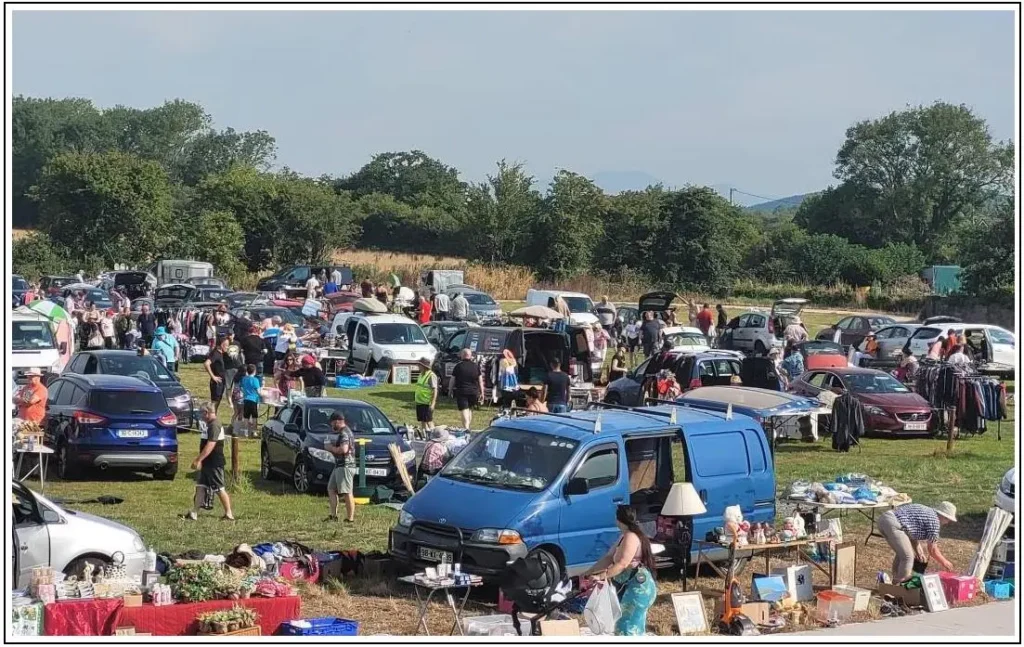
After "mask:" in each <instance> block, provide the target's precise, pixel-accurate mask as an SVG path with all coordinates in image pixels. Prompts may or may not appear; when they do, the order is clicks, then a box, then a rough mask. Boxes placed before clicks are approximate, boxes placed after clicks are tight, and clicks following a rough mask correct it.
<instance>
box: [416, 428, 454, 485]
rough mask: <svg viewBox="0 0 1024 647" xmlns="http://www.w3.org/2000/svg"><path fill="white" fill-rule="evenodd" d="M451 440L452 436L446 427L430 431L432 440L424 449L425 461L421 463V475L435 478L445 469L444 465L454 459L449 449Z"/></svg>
mask: <svg viewBox="0 0 1024 647" xmlns="http://www.w3.org/2000/svg"><path fill="white" fill-rule="evenodd" d="M450 438H451V435H450V434H449V433H448V430H447V429H445V428H444V427H439V428H435V429H432V430H431V431H430V440H429V441H428V442H427V445H426V447H424V448H423V460H422V461H420V474H421V475H423V476H433V475H434V474H437V473H438V472H440V471H441V468H442V467H444V464H445V463H447V462H448V459H450V458H451V457H452V453H451V450H449V449H448V441H449V440H450Z"/></svg>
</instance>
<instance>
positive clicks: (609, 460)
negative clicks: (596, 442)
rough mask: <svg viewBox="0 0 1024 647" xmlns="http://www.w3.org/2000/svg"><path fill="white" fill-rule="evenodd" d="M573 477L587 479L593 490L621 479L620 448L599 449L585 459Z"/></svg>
mask: <svg viewBox="0 0 1024 647" xmlns="http://www.w3.org/2000/svg"><path fill="white" fill-rule="evenodd" d="M573 478H581V479H587V486H589V487H590V489H591V490H593V489H595V488H599V487H604V486H606V485H612V484H613V483H615V482H616V481H618V480H619V450H618V449H615V448H608V449H599V450H598V451H596V452H594V453H592V454H590V455H589V456H587V458H586V459H584V461H583V464H582V465H580V467H579V469H577V470H576V474H574V475H573Z"/></svg>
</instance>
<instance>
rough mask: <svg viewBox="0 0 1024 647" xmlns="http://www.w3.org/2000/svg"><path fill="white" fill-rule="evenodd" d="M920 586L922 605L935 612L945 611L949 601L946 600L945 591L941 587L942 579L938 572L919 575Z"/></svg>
mask: <svg viewBox="0 0 1024 647" xmlns="http://www.w3.org/2000/svg"><path fill="white" fill-rule="evenodd" d="M921 588H922V589H923V590H924V606H925V608H926V609H928V610H929V611H931V612H932V613H935V612H936V611H946V610H947V609H949V603H948V602H946V591H945V590H944V589H943V588H942V579H941V578H939V575H938V573H929V574H928V575H922V576H921Z"/></svg>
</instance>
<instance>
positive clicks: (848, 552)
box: [832, 543, 857, 586]
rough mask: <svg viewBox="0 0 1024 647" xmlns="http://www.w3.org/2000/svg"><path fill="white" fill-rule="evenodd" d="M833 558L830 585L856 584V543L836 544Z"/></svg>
mask: <svg viewBox="0 0 1024 647" xmlns="http://www.w3.org/2000/svg"><path fill="white" fill-rule="evenodd" d="M834 559H835V564H834V566H833V569H832V576H833V577H832V585H833V586H835V585H836V584H840V585H843V586H857V544H854V543H846V544H839V545H837V546H836V547H835V558H834Z"/></svg>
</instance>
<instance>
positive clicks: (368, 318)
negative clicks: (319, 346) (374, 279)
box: [331, 312, 437, 380]
mask: <svg viewBox="0 0 1024 647" xmlns="http://www.w3.org/2000/svg"><path fill="white" fill-rule="evenodd" d="M331 332H333V333H335V334H337V335H345V336H346V337H348V347H349V367H350V368H352V369H353V370H354V371H356V372H357V373H360V374H364V375H368V374H371V373H372V372H373V371H374V370H375V369H376V368H377V365H378V364H380V362H381V360H383V359H384V358H385V357H386V358H388V359H389V360H391V363H392V366H394V365H403V366H409V367H410V374H411V375H412V379H413V380H415V379H416V378H417V377H418V376H419V372H420V371H419V364H418V361H419V360H420V359H421V358H423V357H426V358H427V359H429V360H430V361H431V363H433V361H434V356H435V355H437V349H436V348H434V346H433V345H432V344H431V343H430V342H429V341H427V337H426V335H424V334H423V329H421V328H420V325H419V324H418V323H416V322H415V321H413V320H412V319H410V318H409V317H405V316H402V315H394V314H366V313H362V312H340V313H338V316H336V317H335V318H334V322H333V323H332V324H331Z"/></svg>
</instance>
